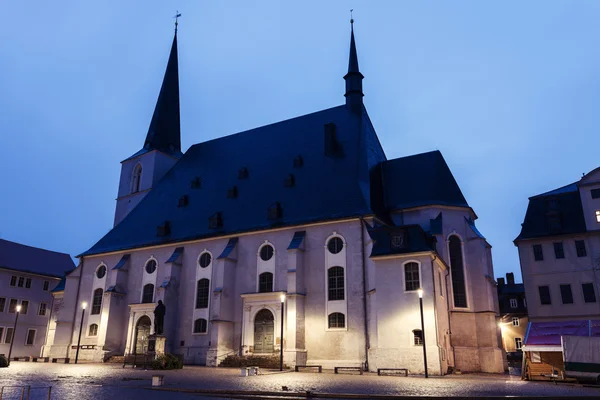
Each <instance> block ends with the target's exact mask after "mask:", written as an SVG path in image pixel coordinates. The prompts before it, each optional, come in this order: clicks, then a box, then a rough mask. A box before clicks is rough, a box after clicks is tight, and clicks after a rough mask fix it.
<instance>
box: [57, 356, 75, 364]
mask: <svg viewBox="0 0 600 400" xmlns="http://www.w3.org/2000/svg"><path fill="white" fill-rule="evenodd" d="M58 360H63V362H64V363H65V364H68V363H69V361H70V360H71V359H70V358H69V357H65V358H53V359H52V362H53V363H57V362H58Z"/></svg>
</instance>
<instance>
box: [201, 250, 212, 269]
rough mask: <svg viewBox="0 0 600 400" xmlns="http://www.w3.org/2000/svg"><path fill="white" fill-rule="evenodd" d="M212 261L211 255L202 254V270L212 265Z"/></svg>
mask: <svg viewBox="0 0 600 400" xmlns="http://www.w3.org/2000/svg"><path fill="white" fill-rule="evenodd" d="M211 261H212V257H211V256H210V253H202V255H201V256H200V261H199V264H200V267H202V268H206V267H208V266H209V265H210V262H211Z"/></svg>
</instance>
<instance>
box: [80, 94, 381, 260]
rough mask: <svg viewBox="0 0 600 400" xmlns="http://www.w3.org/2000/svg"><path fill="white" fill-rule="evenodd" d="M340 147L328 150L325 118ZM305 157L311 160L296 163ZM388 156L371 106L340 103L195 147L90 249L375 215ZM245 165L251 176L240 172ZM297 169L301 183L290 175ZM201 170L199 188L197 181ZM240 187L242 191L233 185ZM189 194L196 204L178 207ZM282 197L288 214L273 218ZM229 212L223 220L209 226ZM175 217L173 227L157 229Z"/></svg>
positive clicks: (97, 250)
mask: <svg viewBox="0 0 600 400" xmlns="http://www.w3.org/2000/svg"><path fill="white" fill-rule="evenodd" d="M330 123H333V124H335V127H336V129H335V138H336V141H337V142H338V151H337V152H336V154H335V155H334V156H327V155H325V142H326V141H325V125H326V124H330ZM298 155H301V156H302V160H303V165H302V166H301V167H294V158H296V157H297V156H298ZM382 161H385V154H384V153H383V150H382V149H381V145H380V144H379V141H378V139H377V136H376V134H375V132H374V130H373V129H372V126H371V124H370V121H369V120H368V115H367V113H366V110H365V109H364V108H363V112H362V114H357V113H354V112H352V111H351V110H350V109H349V108H348V107H346V106H338V107H334V108H330V109H327V110H323V111H319V112H316V113H313V114H308V115H304V116H301V117H297V118H293V119H290V120H286V121H282V122H278V123H275V124H272V125H267V126H263V127H260V128H257V129H252V130H249V131H245V132H241V133H238V134H235V135H231V136H226V137H223V138H219V139H215V140H211V141H208V142H204V143H200V144H196V145H194V146H192V147H191V148H190V149H189V150H188V151H187V152H186V153H185V155H184V156H183V157H182V158H181V159H180V160H179V161H178V162H177V163H176V164H175V166H174V167H173V168H172V169H171V170H170V171H169V172H168V173H167V174H166V175H165V177H164V178H163V179H162V180H161V181H160V182H158V184H157V185H156V186H155V187H154V188H153V189H152V190H151V191H150V192H149V193H148V195H147V196H146V197H145V198H144V199H143V200H142V201H141V202H140V203H139V204H138V205H137V206H136V207H135V208H134V209H133V210H132V211H131V213H129V214H128V215H127V217H126V218H125V219H124V220H123V221H122V222H121V223H119V224H118V225H117V226H116V227H115V228H113V229H112V230H111V231H110V232H109V233H108V234H107V235H106V236H104V237H103V238H102V239H100V241H98V243H96V244H95V245H94V246H93V247H92V248H91V249H89V250H88V251H86V252H85V253H83V254H82V255H90V254H98V253H105V252H110V251H117V250H124V249H130V248H137V247H144V246H149V245H156V244H162V243H174V242H180V241H184V240H193V239H200V238H206V237H212V236H219V235H229V234H233V233H238V232H246V231H253V230H262V229H271V228H274V227H281V226H288V225H296V224H305V223H311V222H318V221H325V220H332V219H339V218H345V217H354V216H361V215H368V214H372V210H371V207H370V183H369V170H370V169H371V168H372V167H373V166H374V165H375V164H377V163H380V162H382ZM241 168H247V170H248V178H246V179H238V173H239V170H240V169H241ZM290 173H293V174H294V178H295V184H294V186H293V187H286V186H285V178H286V177H287V176H288V175H289V174H290ZM197 177H199V178H200V180H201V185H200V187H199V188H191V182H192V181H193V180H195V179H196V178H197ZM232 186H237V192H238V193H237V196H236V197H235V198H228V189H229V188H231V187H232ZM183 195H188V200H189V204H188V205H187V206H184V207H178V206H177V205H178V199H179V198H180V197H181V196H183ZM275 203H279V204H280V207H281V212H282V215H281V217H280V218H276V219H269V218H267V217H268V210H269V207H270V206H271V205H273V204H275ZM215 213H221V214H220V216H221V220H222V227H220V228H217V229H210V228H209V217H211V216H212V215H215ZM165 221H169V226H170V234H169V235H166V236H162V237H158V236H157V227H158V226H159V225H161V224H163V223H164V222H165Z"/></svg>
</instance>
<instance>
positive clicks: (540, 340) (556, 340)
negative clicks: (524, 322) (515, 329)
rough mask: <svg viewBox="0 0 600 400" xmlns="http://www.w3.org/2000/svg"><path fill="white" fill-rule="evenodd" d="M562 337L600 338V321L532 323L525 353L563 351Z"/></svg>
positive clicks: (527, 335) (526, 336)
mask: <svg viewBox="0 0 600 400" xmlns="http://www.w3.org/2000/svg"><path fill="white" fill-rule="evenodd" d="M561 336H596V337H600V320H579V321H557V322H530V323H529V326H528V327H527V333H526V334H525V343H524V344H523V351H562V348H561V341H560V337H561Z"/></svg>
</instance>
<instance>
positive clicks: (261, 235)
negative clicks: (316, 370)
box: [45, 33, 503, 374]
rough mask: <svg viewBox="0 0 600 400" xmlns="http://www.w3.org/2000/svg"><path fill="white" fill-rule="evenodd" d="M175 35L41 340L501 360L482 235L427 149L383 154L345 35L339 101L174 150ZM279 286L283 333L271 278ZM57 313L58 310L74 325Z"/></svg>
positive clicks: (378, 358) (367, 357) (492, 364)
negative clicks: (140, 138)
mask: <svg viewBox="0 0 600 400" xmlns="http://www.w3.org/2000/svg"><path fill="white" fill-rule="evenodd" d="M177 68H178V67H177V37H175V39H174V42H173V46H172V49H171V54H170V57H169V62H168V66H167V71H166V74H165V78H164V81H163V85H162V88H161V91H160V95H159V99H158V102H157V105H156V110H155V113H154V116H153V118H152V122H151V124H150V128H149V131H148V134H147V137H146V141H145V143H144V146H143V148H142V149H141V150H140V151H138V152H137V153H135V154H134V155H133V156H131V157H129V158H127V159H126V160H125V161H123V162H122V172H121V179H120V183H119V191H118V198H117V207H116V213H115V227H114V228H113V229H112V230H111V231H110V232H109V233H108V234H107V235H106V236H104V237H103V238H102V239H100V241H98V243H96V244H95V245H94V246H93V247H92V248H90V249H89V250H88V251H86V252H84V253H83V254H81V255H80V260H81V263H80V267H79V268H77V269H76V270H75V271H74V272H73V273H71V274H70V275H69V276H68V278H67V282H66V287H65V291H64V292H63V293H60V295H58V296H57V299H56V301H57V303H59V304H60V307H59V311H58V313H57V314H56V319H57V320H58V321H72V323H71V324H68V323H64V324H60V323H58V324H56V326H55V327H54V326H53V329H54V331H55V333H54V335H53V340H52V341H49V346H47V347H46V348H45V354H48V355H51V356H52V357H65V356H67V355H69V354H70V356H71V357H73V353H74V352H75V350H74V349H73V348H72V346H73V345H74V344H76V342H77V338H78V335H79V328H78V327H79V324H80V318H81V310H80V307H79V306H80V304H81V303H82V302H88V303H89V304H90V307H88V312H86V316H85V319H84V321H83V326H84V331H83V332H82V333H83V335H82V344H83V345H85V346H86V347H85V348H82V349H81V352H80V358H82V359H89V360H96V361H102V360H106V359H107V358H108V357H110V356H111V355H123V354H130V353H140V352H144V351H145V350H146V345H147V337H148V335H149V334H150V333H152V332H153V331H154V326H153V325H154V317H153V310H154V308H155V306H156V303H157V301H158V300H162V301H163V302H164V304H165V306H166V308H167V312H166V317H165V336H166V340H167V350H168V351H169V352H172V353H176V354H182V355H183V356H184V359H185V362H187V363H197V364H207V365H218V364H219V363H220V362H221V361H222V360H223V359H224V358H225V357H227V356H228V355H232V354H235V355H242V356H243V355H249V354H254V355H256V354H261V355H270V354H273V353H274V352H277V351H278V350H279V349H280V346H281V345H282V342H283V347H284V355H285V362H286V363H287V364H288V365H295V364H299V365H303V364H306V363H310V364H321V365H323V366H324V367H329V368H332V367H334V366H361V365H365V366H366V365H368V368H369V369H371V370H374V369H376V368H378V367H404V368H409V369H410V370H411V371H412V372H420V371H423V361H422V360H423V358H422V357H423V352H422V343H423V341H422V331H421V323H420V313H419V299H418V295H417V289H419V288H422V289H423V290H424V292H425V295H424V310H425V311H424V312H425V338H426V344H427V352H428V362H429V371H430V373H432V374H444V373H446V372H447V371H448V369H449V367H454V368H459V369H461V370H464V371H485V372H502V370H503V367H502V365H503V362H502V351H501V349H500V346H499V330H498V327H497V323H496V318H497V313H498V304H497V296H496V286H495V281H494V280H493V278H492V277H493V276H494V274H493V267H492V260H491V249H490V246H489V244H488V243H487V242H486V240H485V238H484V237H483V236H482V235H481V234H480V233H479V232H478V231H477V229H476V228H475V224H474V222H473V221H474V220H475V219H476V218H477V216H476V215H475V213H474V211H473V210H472V209H471V208H470V206H469V205H468V204H467V202H466V200H465V199H464V197H463V195H462V193H461V191H460V189H459V187H458V185H457V184H456V181H455V180H454V178H453V176H452V174H451V172H450V170H449V168H448V166H447V165H446V163H445V161H444V159H443V157H442V155H441V153H439V152H438V151H434V152H430V153H424V154H418V155H413V156H409V157H403V158H399V159H395V160H387V159H386V156H385V153H384V151H383V149H382V147H381V145H380V143H379V140H378V138H377V135H376V133H375V130H374V128H373V126H372V124H371V122H370V119H369V116H368V114H367V111H366V109H365V107H364V105H363V101H362V98H363V92H362V79H363V75H362V74H361V73H360V72H359V68H358V57H357V53H356V47H355V42H354V34H353V33H352V35H351V46H350V60H349V69H348V74H347V75H346V76H345V77H344V78H345V80H346V95H345V97H346V103H345V104H344V105H341V106H338V107H334V108H331V109H327V110H322V111H318V112H316V113H313V114H309V115H305V116H301V117H297V118H293V119H290V120H287V121H282V122H279V123H276V124H272V125H268V126H264V127H260V128H257V129H253V130H250V131H246V132H241V133H238V134H235V135H231V136H227V137H223V138H220V139H216V140H211V141H208V142H204V143H200V144H196V145H194V146H192V147H191V148H189V149H188V150H187V151H186V152H185V154H182V153H181V145H180V129H179V86H178V85H179V82H178V80H179V79H178V71H177ZM282 294H285V295H286V297H285V303H284V307H285V308H284V314H283V325H284V328H283V329H284V332H283V337H282V336H281V334H280V326H281V323H282V317H281V315H282V311H281V307H282V303H281V300H280V298H281V295H282ZM73 327H75V328H74V329H73Z"/></svg>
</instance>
